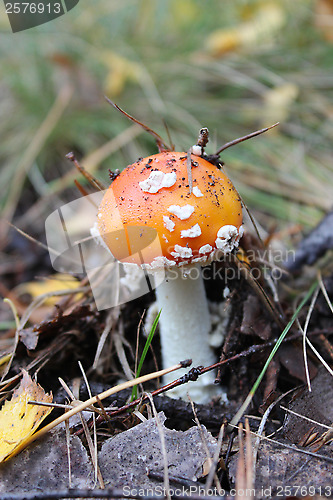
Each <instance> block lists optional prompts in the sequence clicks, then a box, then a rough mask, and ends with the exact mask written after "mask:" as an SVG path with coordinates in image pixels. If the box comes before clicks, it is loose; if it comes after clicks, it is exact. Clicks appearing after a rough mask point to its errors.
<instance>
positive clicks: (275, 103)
mask: <svg viewBox="0 0 333 500" xmlns="http://www.w3.org/2000/svg"><path fill="white" fill-rule="evenodd" d="M298 94H299V88H298V86H297V85H295V84H294V83H289V82H288V83H283V84H282V85H278V86H277V87H274V88H272V89H270V90H268V91H267V92H266V93H265V95H264V107H263V108H262V109H261V123H262V126H263V127H266V126H268V125H270V124H272V123H275V122H284V121H286V120H287V119H288V118H289V115H290V112H291V110H292V104H293V103H294V101H295V100H296V99H297V97H298Z"/></svg>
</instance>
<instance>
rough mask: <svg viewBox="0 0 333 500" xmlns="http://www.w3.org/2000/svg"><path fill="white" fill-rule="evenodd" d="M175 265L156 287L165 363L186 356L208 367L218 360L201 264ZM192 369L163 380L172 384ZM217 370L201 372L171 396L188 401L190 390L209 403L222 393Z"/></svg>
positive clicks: (191, 393) (199, 401) (201, 401)
mask: <svg viewBox="0 0 333 500" xmlns="http://www.w3.org/2000/svg"><path fill="white" fill-rule="evenodd" d="M183 269H184V268H177V267H172V268H171V269H170V271H169V272H168V277H167V279H166V280H165V281H164V282H163V283H162V284H161V285H159V286H158V287H157V289H156V296H157V302H158V306H159V308H161V309H162V313H161V317H160V321H159V330H160V338H161V348H162V360H163V366H164V367H166V366H171V365H173V364H175V363H178V362H179V361H182V360H184V359H188V358H191V359H192V367H193V366H199V365H204V366H209V365H211V364H213V363H215V362H216V359H215V355H214V352H213V350H212V349H211V347H210V345H209V332H210V329H211V321H210V315H209V310H208V303H207V298H206V293H205V288H204V283H203V278H202V270H201V267H200V266H193V267H192V268H191V269H190V270H189V269H186V274H187V277H185V276H184V275H183ZM188 370H189V369H185V370H179V371H177V375H174V374H172V373H170V374H167V375H165V377H164V379H163V382H164V383H170V382H172V381H173V380H175V379H176V378H178V377H181V376H182V375H183V374H184V373H187V372H188ZM214 379H215V373H214V372H213V371H210V372H208V373H205V374H204V375H201V376H200V377H199V378H198V380H197V381H195V382H189V383H187V384H184V385H181V386H179V387H177V388H175V389H173V390H172V391H168V393H167V394H168V395H169V396H170V397H173V398H182V399H185V400H187V393H189V395H190V397H191V398H192V399H193V400H194V401H195V402H197V403H207V402H209V401H210V400H211V399H212V397H213V396H217V395H221V388H220V387H219V386H216V385H214Z"/></svg>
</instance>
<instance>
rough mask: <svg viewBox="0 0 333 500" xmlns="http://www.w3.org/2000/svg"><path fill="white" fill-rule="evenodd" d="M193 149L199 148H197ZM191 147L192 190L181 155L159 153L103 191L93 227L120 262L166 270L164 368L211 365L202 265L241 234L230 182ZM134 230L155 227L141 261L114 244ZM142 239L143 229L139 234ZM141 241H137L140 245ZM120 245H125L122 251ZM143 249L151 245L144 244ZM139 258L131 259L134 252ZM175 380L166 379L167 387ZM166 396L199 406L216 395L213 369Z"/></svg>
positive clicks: (160, 298) (161, 289)
mask: <svg viewBox="0 0 333 500" xmlns="http://www.w3.org/2000/svg"><path fill="white" fill-rule="evenodd" d="M197 149H198V148H197ZM199 149H200V151H199V150H198V151H197V150H196V149H195V147H194V148H193V149H192V151H194V152H195V153H197V155H196V154H192V155H191V157H190V158H191V174H192V176H191V177H192V178H191V188H192V189H189V180H188V170H187V169H188V160H189V159H190V158H189V157H188V156H187V154H186V153H179V152H169V151H168V152H161V153H159V154H156V155H153V156H150V157H148V158H144V159H142V158H141V159H139V160H138V161H137V162H135V163H133V164H132V165H129V166H128V167H127V168H126V169H125V170H123V171H122V172H121V173H120V175H119V176H118V177H117V178H116V179H115V180H114V181H113V183H112V184H111V186H110V187H109V189H108V190H107V191H106V193H105V195H104V198H103V200H102V202H101V205H100V207H99V212H98V222H97V228H98V231H99V234H100V236H101V237H102V239H103V240H104V243H105V244H106V245H107V247H108V248H109V250H110V252H111V253H112V255H113V256H114V257H115V258H116V259H118V260H119V261H120V262H124V263H128V262H129V263H132V264H134V265H144V267H145V269H146V270H147V271H148V272H149V271H154V270H158V269H160V268H161V267H164V268H165V269H167V276H166V280H165V281H164V282H163V283H162V284H161V285H159V286H158V287H157V289H156V296H157V302H158V305H159V308H161V309H162V313H161V316H160V321H159V329H160V337H161V348H162V359H163V365H164V366H170V365H172V364H174V363H175V362H177V363H178V362H179V360H182V359H186V358H191V359H192V362H193V366H198V365H204V366H209V365H211V364H213V363H215V361H216V359H215V355H214V352H213V350H212V349H211V347H210V345H209V332H210V328H211V322H210V315H209V310H208V303H207V299H206V295H205V289H204V283H203V277H202V273H201V266H202V265H208V264H209V263H210V262H212V261H213V260H216V259H218V258H219V256H220V255H221V254H222V255H223V254H226V253H229V252H231V251H232V250H233V249H234V248H235V247H237V246H238V242H239V239H240V237H241V235H242V231H243V228H242V207H241V201H240V199H239V196H238V194H237V192H236V190H235V188H234V187H233V185H232V183H231V181H230V180H229V179H228V177H227V176H226V175H225V174H224V173H223V172H221V171H220V170H219V169H218V168H217V167H216V166H215V165H213V164H212V163H210V162H209V161H207V160H206V159H204V158H202V157H201V156H199V155H200V154H201V152H202V150H201V148H199ZM134 226H140V227H141V228H142V227H143V228H145V227H146V228H147V229H148V228H150V229H154V230H155V231H156V232H157V235H158V237H159V242H160V250H159V252H160V253H159V254H156V252H154V249H153V247H152V250H151V252H150V251H148V252H146V253H145V257H144V262H142V255H141V262H140V260H138V258H137V257H135V256H134V253H135V251H134V250H133V249H132V254H131V255H129V254H128V248H127V245H126V244H125V245H124V244H122V245H121V244H120V243H119V238H116V237H115V234H119V231H121V230H124V229H125V230H126V231H128V230H130V228H131V227H132V228H133V227H134ZM141 237H142V238H143V239H144V238H145V234H144V231H142V232H141ZM142 244H143V241H142V240H141V241H140V247H141V248H142ZM125 247H126V248H125ZM147 247H148V248H149V241H148V240H147ZM136 255H137V254H136ZM172 380H173V378H172V375H170V376H166V378H165V379H164V382H165V383H169V382H171V381H172ZM172 392H173V394H171V395H172V397H183V398H186V393H187V392H188V393H189V394H190V396H191V398H192V399H193V400H194V401H196V402H201V403H205V402H207V401H209V400H211V398H212V397H213V396H215V395H218V394H220V388H218V387H217V386H216V385H214V374H213V372H212V371H210V372H207V373H205V374H204V375H202V376H200V377H199V378H198V380H197V381H195V382H190V383H189V384H186V385H182V386H179V387H178V388H176V389H174V390H173V391H172Z"/></svg>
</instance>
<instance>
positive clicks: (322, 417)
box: [283, 367, 333, 445]
mask: <svg viewBox="0 0 333 500" xmlns="http://www.w3.org/2000/svg"><path fill="white" fill-rule="evenodd" d="M311 389H312V391H311V392H309V391H308V389H307V388H306V387H305V388H304V389H302V390H301V391H300V392H298V393H297V394H296V396H295V398H294V399H293V400H292V401H291V403H290V404H289V409H290V410H292V411H293V412H295V413H297V414H298V415H300V416H298V415H295V414H293V413H287V414H286V418H285V421H284V424H283V433H284V436H285V437H287V438H288V439H289V440H290V441H291V442H292V443H295V444H298V445H299V444H300V443H304V444H306V443H307V441H308V439H304V437H305V435H306V434H309V436H310V435H313V434H315V433H317V434H318V436H320V435H322V434H324V433H325V431H326V429H325V428H324V427H322V426H321V425H318V424H324V425H327V426H331V425H332V422H333V388H332V375H330V374H329V373H328V372H327V371H326V369H325V368H323V367H321V368H320V369H319V371H318V375H317V376H316V377H315V378H314V380H312V381H311ZM302 416H304V417H307V418H310V419H311V420H313V421H314V422H318V424H315V423H313V422H309V421H308V420H306V419H304V418H302ZM309 436H308V438H309Z"/></svg>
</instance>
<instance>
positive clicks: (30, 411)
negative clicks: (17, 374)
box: [0, 370, 53, 462]
mask: <svg viewBox="0 0 333 500" xmlns="http://www.w3.org/2000/svg"><path fill="white" fill-rule="evenodd" d="M52 399H53V398H52V394H46V393H45V392H44V390H43V388H42V387H41V386H40V385H39V384H37V383H36V382H34V381H33V380H32V379H31V377H30V375H29V374H28V372H26V371H24V370H23V377H22V380H21V383H20V386H19V387H18V388H17V389H16V390H15V391H14V392H13V396H12V399H11V400H10V401H6V403H5V404H4V405H3V407H2V408H1V410H0V462H4V461H5V460H8V459H9V458H11V457H12V456H13V455H15V453H16V449H17V448H18V446H20V445H22V442H23V441H25V440H26V439H27V438H29V437H30V436H31V435H32V434H33V433H34V432H35V431H36V430H37V428H38V427H39V425H40V424H41V422H42V421H43V420H44V418H45V417H46V416H47V415H49V413H50V412H51V411H52V408H49V407H45V406H39V405H29V404H28V401H42V402H47V403H51V402H52Z"/></svg>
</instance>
